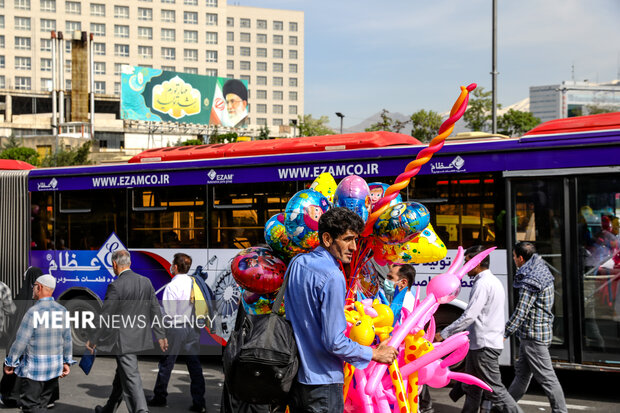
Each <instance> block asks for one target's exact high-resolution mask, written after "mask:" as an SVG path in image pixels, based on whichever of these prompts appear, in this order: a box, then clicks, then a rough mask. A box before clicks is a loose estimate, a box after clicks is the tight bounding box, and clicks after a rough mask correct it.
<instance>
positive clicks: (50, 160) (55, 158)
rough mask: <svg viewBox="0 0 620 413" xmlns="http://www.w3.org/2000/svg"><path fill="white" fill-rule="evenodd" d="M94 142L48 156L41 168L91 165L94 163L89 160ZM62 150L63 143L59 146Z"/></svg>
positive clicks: (61, 150)
mask: <svg viewBox="0 0 620 413" xmlns="http://www.w3.org/2000/svg"><path fill="white" fill-rule="evenodd" d="M91 146H92V141H90V140H89V141H86V142H84V143H83V144H82V145H81V146H79V147H77V148H70V149H59V150H58V152H57V153H52V154H51V155H48V156H46V157H45V158H43V160H42V161H41V166H72V165H90V164H91V163H92V162H91V161H89V160H88V155H89V154H90V147H91ZM59 147H60V148H62V147H63V145H62V141H61V142H60V144H59Z"/></svg>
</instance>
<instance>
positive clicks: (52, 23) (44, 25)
mask: <svg viewBox="0 0 620 413" xmlns="http://www.w3.org/2000/svg"><path fill="white" fill-rule="evenodd" d="M52 30H56V20H53V19H41V31H42V32H44V33H49V32H51V31H52Z"/></svg>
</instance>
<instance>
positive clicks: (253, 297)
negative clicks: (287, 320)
mask: <svg viewBox="0 0 620 413" xmlns="http://www.w3.org/2000/svg"><path fill="white" fill-rule="evenodd" d="M276 295H277V293H276V292H273V293H271V294H266V295H259V294H256V293H253V292H251V291H248V290H242V291H241V304H242V305H243V309H244V310H245V312H246V313H247V314H269V313H270V312H271V308H272V307H273V302H274V301H275V299H276ZM279 313H281V314H284V306H282V307H280V311H279Z"/></svg>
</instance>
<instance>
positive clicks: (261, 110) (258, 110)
mask: <svg viewBox="0 0 620 413" xmlns="http://www.w3.org/2000/svg"><path fill="white" fill-rule="evenodd" d="M256 113H267V105H266V104H264V103H259V104H257V105H256Z"/></svg>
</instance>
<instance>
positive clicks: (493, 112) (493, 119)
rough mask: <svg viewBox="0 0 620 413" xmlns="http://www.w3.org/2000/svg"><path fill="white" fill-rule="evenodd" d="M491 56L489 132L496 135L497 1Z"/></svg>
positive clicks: (495, 0) (494, 4) (494, 6)
mask: <svg viewBox="0 0 620 413" xmlns="http://www.w3.org/2000/svg"><path fill="white" fill-rule="evenodd" d="M492 43H493V45H492V47H493V56H492V60H493V62H492V68H491V81H492V86H491V89H492V99H491V104H492V105H493V108H492V109H491V132H492V133H497V0H493V42H492Z"/></svg>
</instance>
